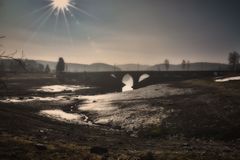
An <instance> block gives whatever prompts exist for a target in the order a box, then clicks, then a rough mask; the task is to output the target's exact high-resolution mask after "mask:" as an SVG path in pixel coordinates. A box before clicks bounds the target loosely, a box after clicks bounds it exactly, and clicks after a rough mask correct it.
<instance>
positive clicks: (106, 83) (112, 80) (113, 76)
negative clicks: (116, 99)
mask: <svg viewBox="0 0 240 160" xmlns="http://www.w3.org/2000/svg"><path fill="white" fill-rule="evenodd" d="M227 73H228V72H227V71H116V72H80V73H70V72H65V73H62V75H61V76H59V78H60V79H61V80H62V81H65V82H70V81H71V82H75V83H77V84H83V85H94V86H100V87H107V88H113V89H115V90H119V91H120V90H121V89H122V87H123V86H124V85H125V84H123V83H122V79H123V77H124V76H125V75H127V74H129V75H130V76H131V77H132V79H133V88H134V89H137V88H141V87H145V86H148V85H153V84H158V83H168V82H173V81H182V80H189V79H199V78H207V77H215V76H222V75H225V74H227ZM144 74H147V75H149V77H148V78H147V79H144V80H143V81H141V82H139V78H140V77H141V76H142V75H144Z"/></svg>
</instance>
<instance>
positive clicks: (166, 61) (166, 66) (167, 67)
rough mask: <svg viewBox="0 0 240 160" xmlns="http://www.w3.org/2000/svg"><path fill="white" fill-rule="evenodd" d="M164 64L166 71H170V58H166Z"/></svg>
mask: <svg viewBox="0 0 240 160" xmlns="http://www.w3.org/2000/svg"><path fill="white" fill-rule="evenodd" d="M164 65H165V68H166V71H168V70H169V66H170V62H169V60H168V59H165V61H164Z"/></svg>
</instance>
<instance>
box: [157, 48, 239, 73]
mask: <svg viewBox="0 0 240 160" xmlns="http://www.w3.org/2000/svg"><path fill="white" fill-rule="evenodd" d="M239 62H240V54H239V53H238V52H236V51H233V52H230V53H229V54H228V65H229V70H231V71H234V72H237V71H240V64H239ZM163 64H164V66H165V70H166V71H168V70H169V69H170V61H169V60H168V59H165V60H164V62H163ZM181 68H182V70H190V68H191V63H190V61H189V60H187V61H186V60H184V59H183V60H182V63H181ZM159 70H160V68H159Z"/></svg>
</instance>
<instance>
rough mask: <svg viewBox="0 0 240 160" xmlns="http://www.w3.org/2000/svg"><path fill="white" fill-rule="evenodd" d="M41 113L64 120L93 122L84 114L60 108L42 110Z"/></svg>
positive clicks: (79, 122)
mask: <svg viewBox="0 0 240 160" xmlns="http://www.w3.org/2000/svg"><path fill="white" fill-rule="evenodd" d="M40 115H43V116H46V117H49V118H52V119H55V120H59V121H64V122H71V123H78V124H88V125H89V124H91V122H88V117H87V116H85V115H83V114H77V113H67V112H64V111H62V110H59V109H54V110H42V111H40Z"/></svg>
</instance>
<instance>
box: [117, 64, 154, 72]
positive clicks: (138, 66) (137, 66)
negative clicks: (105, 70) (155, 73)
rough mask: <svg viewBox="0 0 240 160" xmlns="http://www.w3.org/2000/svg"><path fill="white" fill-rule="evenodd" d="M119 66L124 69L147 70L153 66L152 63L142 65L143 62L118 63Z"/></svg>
mask: <svg viewBox="0 0 240 160" xmlns="http://www.w3.org/2000/svg"><path fill="white" fill-rule="evenodd" d="M117 67H118V68H120V69H121V70H122V71H137V70H140V71H146V70H148V69H149V68H150V67H151V66H150V65H142V64H122V65H117Z"/></svg>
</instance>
